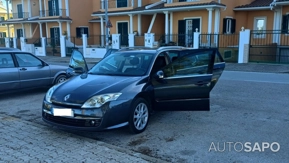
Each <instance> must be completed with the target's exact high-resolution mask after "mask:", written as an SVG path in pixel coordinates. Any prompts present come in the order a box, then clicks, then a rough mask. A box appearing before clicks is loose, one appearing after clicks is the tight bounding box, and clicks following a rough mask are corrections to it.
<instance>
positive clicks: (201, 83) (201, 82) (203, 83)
mask: <svg viewBox="0 0 289 163" xmlns="http://www.w3.org/2000/svg"><path fill="white" fill-rule="evenodd" d="M205 84H207V83H205V82H203V81H198V82H197V84H196V85H198V86H202V85H205Z"/></svg>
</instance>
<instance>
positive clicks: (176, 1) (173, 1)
mask: <svg viewBox="0 0 289 163" xmlns="http://www.w3.org/2000/svg"><path fill="white" fill-rule="evenodd" d="M212 1H216V2H218V1H217V0H167V4H165V6H174V5H181V4H182V5H186V4H194V3H208V2H212Z"/></svg>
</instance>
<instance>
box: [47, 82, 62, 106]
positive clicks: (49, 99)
mask: <svg viewBox="0 0 289 163" xmlns="http://www.w3.org/2000/svg"><path fill="white" fill-rule="evenodd" d="M63 83H65V82H62V83H59V84H57V85H54V86H53V87H51V88H50V89H49V90H48V91H47V93H46V95H45V100H46V101H47V102H49V103H51V97H52V94H53V93H54V91H55V90H56V89H57V88H58V87H59V86H60V85H61V84H63Z"/></svg>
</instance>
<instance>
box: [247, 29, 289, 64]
mask: <svg viewBox="0 0 289 163" xmlns="http://www.w3.org/2000/svg"><path fill="white" fill-rule="evenodd" d="M249 62H267V63H289V37H288V36H287V34H286V33H284V32H282V31H281V30H266V31H260V30H258V31H257V30H253V31H251V35H250V49H249Z"/></svg>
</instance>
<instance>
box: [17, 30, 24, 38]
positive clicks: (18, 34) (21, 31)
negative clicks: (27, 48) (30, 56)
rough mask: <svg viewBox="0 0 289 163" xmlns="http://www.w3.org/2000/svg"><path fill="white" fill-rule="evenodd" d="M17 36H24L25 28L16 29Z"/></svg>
mask: <svg viewBox="0 0 289 163" xmlns="http://www.w3.org/2000/svg"><path fill="white" fill-rule="evenodd" d="M16 36H17V38H20V37H23V30H22V29H16Z"/></svg>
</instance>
